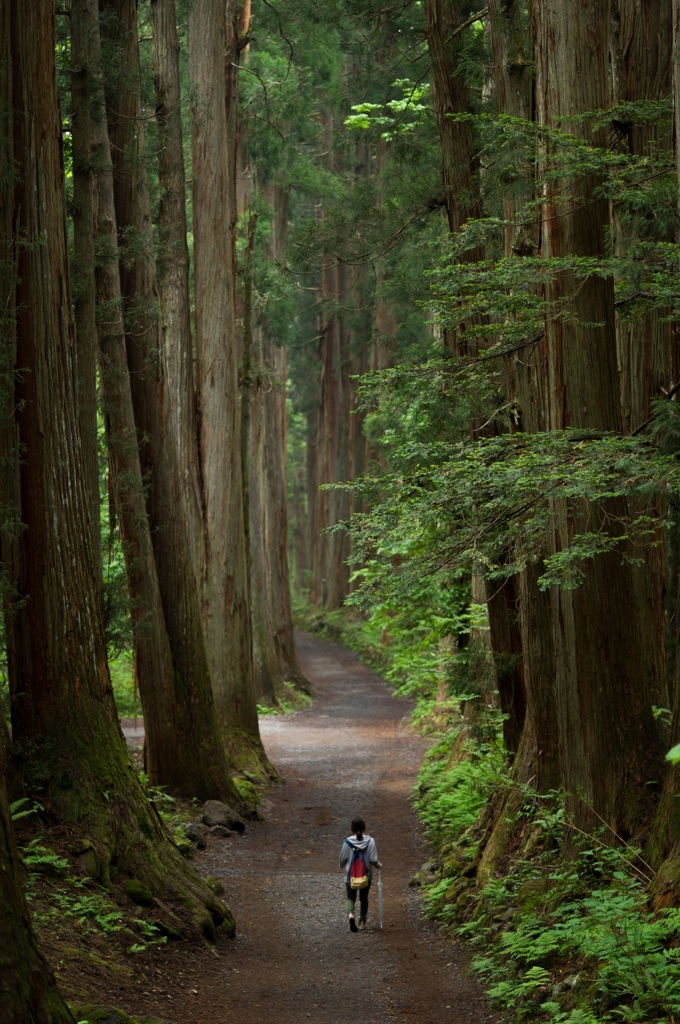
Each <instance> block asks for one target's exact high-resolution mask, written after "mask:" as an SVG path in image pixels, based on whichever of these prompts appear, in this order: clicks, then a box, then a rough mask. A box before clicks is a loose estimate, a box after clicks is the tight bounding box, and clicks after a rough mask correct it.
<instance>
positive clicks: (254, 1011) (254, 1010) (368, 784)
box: [147, 634, 496, 1024]
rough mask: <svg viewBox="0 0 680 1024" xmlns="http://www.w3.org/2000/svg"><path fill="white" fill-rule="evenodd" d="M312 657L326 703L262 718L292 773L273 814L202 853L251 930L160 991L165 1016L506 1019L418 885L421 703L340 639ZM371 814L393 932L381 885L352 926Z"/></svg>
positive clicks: (415, 1022)
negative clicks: (414, 801) (349, 839)
mask: <svg viewBox="0 0 680 1024" xmlns="http://www.w3.org/2000/svg"><path fill="white" fill-rule="evenodd" d="M299 653H300V658H301V662H302V666H303V669H304V671H305V673H306V674H307V676H308V678H309V679H310V680H311V681H312V682H313V684H314V686H315V688H316V698H315V701H314V704H313V706H312V707H311V708H309V709H306V710H304V711H299V712H295V713H294V714H292V715H287V716H285V717H279V718H274V717H272V718H265V719H264V720H263V721H262V723H261V726H262V736H263V740H264V743H265V746H266V749H267V752H268V754H269V756H270V758H271V760H272V762H273V764H274V765H275V767H276V768H277V769H278V771H279V772H280V773H281V775H282V776H283V779H284V781H283V782H282V783H281V784H277V785H275V786H273V787H272V789H271V790H270V791H269V793H268V794H267V797H266V799H265V801H264V805H263V807H262V811H263V816H264V820H263V821H261V822H257V823H254V824H253V825H252V826H249V827H248V829H247V831H246V833H245V835H243V836H240V837H234V838H231V839H226V840H215V839H212V840H211V842H210V845H209V848H208V850H207V851H205V852H204V853H202V854H200V855H199V856H198V857H197V858H196V864H197V866H198V867H199V870H200V871H201V872H202V873H205V874H210V875H215V876H217V877H218V878H219V879H220V880H221V881H222V882H223V884H224V887H225V890H226V896H225V899H226V901H227V903H228V904H229V906H230V907H231V909H232V911H233V912H234V914H235V917H236V921H237V937H236V939H235V940H234V942H233V943H230V944H229V945H228V946H227V947H226V948H225V947H221V948H220V950H219V955H214V954H213V955H209V956H207V957H205V958H203V957H201V958H199V961H198V962H195V963H193V964H191V965H187V966H185V967H184V968H183V970H182V974H181V975H179V976H178V977H177V979H176V980H177V983H178V984H179V986H180V988H181V989H182V994H181V996H180V997H179V999H177V998H176V997H175V998H173V996H176V994H175V993H170V992H168V991H167V990H166V991H165V992H162V993H161V992H159V997H160V998H159V1003H160V1004H163V1003H164V1005H165V1016H166V1018H169V1019H170V1020H172V1021H173V1024H189V1022H191V1024H222V1022H225V1024H226V1022H231V1021H234V1022H238V1024H290V1022H291V1021H294V1020H298V1021H299V1020H303V1021H305V1020H309V1021H313V1022H315V1024H337V1022H341V1021H344V1020H347V1019H359V1020H361V1022H362V1024H406V1022H409V1024H411V1022H412V1024H482V1022H484V1024H492V1022H494V1021H495V1019H496V1018H495V1016H494V1014H493V1013H492V1011H491V1010H490V1009H489V1007H488V1004H487V1002H486V999H485V997H484V995H483V993H482V991H481V989H480V987H479V986H478V984H477V983H476V982H475V981H474V980H473V979H471V978H469V977H468V976H467V975H466V974H465V966H464V965H465V957H464V954H463V952H462V950H461V949H459V948H458V947H456V946H455V945H452V944H448V943H444V942H443V941H442V940H441V938H440V937H439V935H438V933H437V931H436V929H434V927H433V926H432V925H430V924H429V923H427V922H424V921H423V920H422V919H421V917H420V912H419V897H418V894H417V892H416V891H414V890H413V889H411V888H409V885H408V883H409V879H410V878H411V877H412V876H413V874H414V872H415V871H416V870H417V869H418V868H419V867H420V866H421V864H422V863H423V862H424V861H425V860H426V859H427V856H428V851H427V849H426V846H425V844H424V843H423V840H422V838H421V835H420V829H419V825H418V822H417V819H416V816H415V815H414V813H413V811H412V809H411V807H410V805H409V802H408V797H409V793H410V791H411V788H412V786H413V784H414V782H415V778H416V773H417V770H418V766H419V764H420V761H421V759H422V756H423V753H424V749H425V745H424V742H423V740H422V739H421V738H419V737H418V736H417V735H415V734H414V733H413V731H412V730H411V729H410V728H409V726H408V723H407V714H408V711H409V705H408V703H407V702H405V701H403V700H398V699H395V698H394V697H392V696H391V690H390V687H389V686H388V685H387V683H385V682H384V681H383V680H382V679H380V678H379V677H378V676H377V675H375V674H374V673H373V672H370V671H369V670H368V669H366V668H364V667H363V666H362V665H361V664H360V662H359V661H358V660H357V658H356V657H355V656H354V655H353V654H351V653H350V652H349V651H347V650H345V649H344V648H342V647H340V646H338V645H335V644H329V643H326V642H323V641H321V640H318V639H316V638H313V637H311V636H307V635H305V634H302V635H300V637H299ZM356 814H361V815H363V817H364V818H365V820H366V824H367V829H368V831H369V832H370V833H371V834H372V835H374V837H375V839H376V842H377V845H378V854H379V857H380V859H381V861H382V863H383V866H384V929H383V930H382V931H381V930H380V927H379V921H378V893H377V884H376V883H374V885H373V887H372V889H371V894H370V896H371V899H370V908H369V917H368V923H367V927H366V930H365V931H364V932H359V933H356V934H353V933H351V932H350V930H349V927H348V922H347V917H346V915H345V907H344V902H345V897H344V884H343V876H342V873H341V872H340V871H339V869H338V866H337V862H338V854H339V850H340V846H341V843H342V840H343V838H344V837H345V836H346V835H347V834H348V832H349V825H350V821H351V819H352V817H353V816H354V815H356ZM206 960H207V965H206V963H205V961H206ZM210 968H212V969H210ZM171 998H172V1001H171V1002H170V1001H169V1000H170V999H171ZM147 1012H149V1011H148V1010H147ZM156 1012H158V1011H157V1010H156Z"/></svg>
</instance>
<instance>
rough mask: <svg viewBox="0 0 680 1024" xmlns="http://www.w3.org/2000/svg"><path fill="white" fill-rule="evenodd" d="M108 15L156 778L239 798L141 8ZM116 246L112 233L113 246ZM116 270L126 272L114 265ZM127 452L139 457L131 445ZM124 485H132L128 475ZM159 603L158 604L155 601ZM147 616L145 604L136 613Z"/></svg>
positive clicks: (148, 713) (140, 642)
mask: <svg viewBox="0 0 680 1024" xmlns="http://www.w3.org/2000/svg"><path fill="white" fill-rule="evenodd" d="M102 10H103V12H104V18H103V21H102V24H103V25H105V26H106V36H105V41H106V44H107V51H108V53H109V55H110V56H111V55H114V54H115V55H116V57H117V58H118V59H117V61H116V63H117V66H118V68H119V74H118V75H116V76H115V78H114V80H113V81H112V82H109V83H108V88H107V116H108V124H109V136H110V139H111V154H112V179H111V182H112V186H113V193H112V196H111V198H110V199H108V200H107V201H108V202H110V201H111V199H112V200H113V202H114V204H115V225H116V236H115V241H116V249H117V250H118V249H119V251H120V253H121V256H122V259H120V260H119V261H118V267H119V269H120V299H121V303H122V306H121V308H122V311H123V321H122V324H121V323H120V322H119V323H118V330H119V331H120V329H121V327H122V329H123V330H124V344H123V338H122V337H121V335H120V333H119V334H118V336H117V338H116V339H115V350H116V358H118V359H119V360H120V363H121V367H120V375H121V376H120V377H119V378H117V381H118V383H119V384H120V387H121V388H123V387H124V380H123V376H122V374H123V363H124V358H125V355H126V356H127V367H128V370H129V373H128V375H127V376H128V380H129V391H130V394H129V401H130V402H131V404H130V405H128V397H127V394H126V395H125V396H123V395H122V394H121V399H122V400H123V403H124V406H125V408H126V410H127V414H128V415H129V414H130V412H131V413H132V415H133V422H132V424H131V425H130V427H129V429H128V431H127V437H128V438H129V439H130V440H131V439H132V437H133V436H135V437H136V438H137V439H139V440H138V457H139V459H140V476H139V481H138V484H139V486H140V488H141V489H140V491H139V494H138V495H137V498H136V500H135V501H134V502H133V503H131V504H132V505H133V507H134V511H133V514H132V520H133V521H132V522H130V521H129V519H128V518H127V517H126V512H125V510H122V511H121V512H120V517H121V524H123V523H125V524H126V533H127V535H128V538H129V536H130V531H131V530H134V531H144V533H146V532H147V531H149V537H148V540H147V539H146V538H145V540H144V545H143V546H144V552H145V555H144V557H145V558H151V563H150V565H149V567H148V570H147V572H148V576H149V584H148V587H147V588H145V594H144V596H141V595H140V596H139V597H138V598H137V601H138V603H139V604H140V605H141V607H142V608H143V609H144V611H145V613H146V615H147V618H146V620H145V621H144V622H143V623H142V624H139V625H138V628H137V636H136V643H137V651H138V675H139V684H140V693H141V695H142V702H143V707H144V718H145V730H146V734H147V740H146V742H147V771H148V774H149V778H150V779H153V780H154V781H155V782H156V784H159V785H163V786H166V787H167V788H168V789H169V791H170V792H173V793H181V794H183V795H187V796H196V797H198V798H199V799H209V798H219V797H221V798H222V799H227V800H230V801H232V802H233V803H238V802H240V798H239V795H238V792H237V790H236V787H235V786H234V783H233V781H232V778H231V774H230V772H229V767H228V763H227V760H226V756H225V752H224V748H223V744H222V742H221V736H220V729H219V723H218V720H217V715H216V711H215V704H214V699H213V694H212V688H211V680H210V674H209V665H208V657H207V651H206V646H205V641H204V636H203V625H202V619H201V614H200V599H199V592H198V577H197V574H196V572H195V569H194V564H193V558H192V552H191V548H190V542H189V535H190V534H189V524H188V517H189V508H188V502H189V500H190V498H191V491H190V490H188V489H185V488H184V487H183V486H182V480H181V477H180V468H179V442H178V438H177V437H176V436H175V435H174V434H173V432H172V428H173V426H174V425H175V421H174V420H173V416H172V413H171V412H170V410H169V408H168V406H172V404H173V398H174V396H173V394H172V392H170V391H169V389H168V387H167V384H166V380H165V377H164V372H163V371H164V368H165V365H166V363H165V360H164V359H163V352H162V343H163V340H164V339H163V337H162V335H161V332H160V324H159V319H158V316H157V301H158V294H157V288H156V270H155V263H154V254H153V242H152V235H151V203H150V199H149V186H148V178H147V172H146V151H145V137H144V123H143V116H142V103H141V82H140V79H141V69H140V64H139V51H138V41H137V36H138V30H137V16H136V3H135V2H134V0H104V3H103V4H102ZM113 242H114V239H113V238H112V239H111V240H110V244H113ZM111 271H112V273H115V269H114V268H113V267H112V268H111ZM182 340H183V343H184V345H189V344H190V336H189V337H187V336H185V337H184V338H183V339H182ZM109 390H110V387H109ZM124 447H125V449H126V450H127V449H128V448H130V445H127V444H126V445H125V446H124ZM129 457H130V458H132V451H131V450H130V453H129ZM132 472H133V470H132V468H130V469H128V470H123V472H122V477H123V479H124V480H126V481H130V480H131V473H132ZM117 479H118V481H119V482H120V480H121V473H119V474H118V476H117ZM144 481H146V488H144V486H143V483H144ZM140 499H141V502H140ZM144 503H145V504H144ZM138 505H139V506H140V507H137V506H138ZM142 509H144V512H143V511H142ZM145 524H146V527H145ZM139 547H140V545H139V544H135V545H134V548H133V552H132V558H131V560H130V564H131V567H132V572H133V573H136V572H137V571H139V570H138V569H137V567H138V566H140V565H141V562H140V556H139ZM154 580H155V581H154ZM151 600H153V601H154V602H156V604H155V605H151V604H149V603H147V602H149V601H151ZM151 609H153V611H152V612H151V614H152V616H153V618H152V621H151V622H149V621H148V613H149V611H150V610H151ZM135 611H136V610H135V607H133V616H134V615H135ZM161 631H162V632H163V633H164V636H159V638H158V639H157V640H156V641H155V644H154V640H153V635H154V633H156V632H159V633H160V632H161ZM159 645H160V650H159ZM154 646H155V647H156V649H155V650H154ZM161 655H162V656H161ZM150 659H151V660H150ZM179 737H181V738H182V739H181V742H180V743H178V738H179Z"/></svg>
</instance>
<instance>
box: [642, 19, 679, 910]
mask: <svg viewBox="0 0 680 1024" xmlns="http://www.w3.org/2000/svg"><path fill="white" fill-rule="evenodd" d="M671 14H672V50H671V53H672V64H671V82H672V90H673V99H674V105H673V111H674V135H675V161H676V174H680V146H679V145H678V131H680V51H679V50H678V47H680V0H673V3H672V8H671ZM678 212H679V213H680V197H679V198H678ZM675 573H676V594H677V593H678V592H679V591H678V586H679V585H680V579H677V577H678V576H679V575H680V573H679V571H678V566H677V563H676V565H675ZM674 610H675V615H674V616H673V621H674V631H675V637H674V639H675V646H676V657H675V665H674V672H673V680H672V683H673V685H672V691H671V692H672V699H671V705H670V706H671V711H672V719H671V735H670V737H669V740H668V745H669V747H670V746H675V744H677V743H680V658H679V657H678V655H677V650H678V643H679V642H680V621H679V620H678V615H677V608H676V609H674ZM679 786H680V767H678V766H677V765H673V767H671V768H670V769H669V770H668V772H667V774H666V777H665V779H664V785H663V789H662V792H661V799H660V801H659V807H658V810H657V813H656V817H655V820H654V827H653V829H652V835H651V837H650V841H649V843H648V850H647V852H648V856H649V858H650V861H651V863H652V865H653V866H654V867H656V866H657V865H660V866H659V869H658V871H657V875H656V878H655V880H654V897H655V902H656V905H657V906H660V907H661V906H677V905H678V901H679V899H680V801H679V800H678V788H679Z"/></svg>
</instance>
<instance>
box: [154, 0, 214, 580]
mask: <svg viewBox="0 0 680 1024" xmlns="http://www.w3.org/2000/svg"><path fill="white" fill-rule="evenodd" d="M151 17H152V24H153V46H154V50H153V53H154V84H155V91H156V125H157V129H158V138H159V145H158V183H159V187H160V200H159V204H158V258H157V275H158V302H159V318H160V331H161V346H160V349H161V366H162V369H161V374H162V379H163V380H164V382H165V391H164V395H165V396H166V397H167V396H171V399H170V400H166V401H165V404H164V414H165V417H166V430H167V433H168V436H169V437H171V438H172V439H173V441H174V444H175V446H176V448H177V454H178V459H179V483H180V488H181V495H177V496H176V498H177V501H174V502H173V504H174V507H177V508H179V506H180V504H181V503H184V504H185V507H186V514H187V517H188V526H189V536H190V549H191V552H192V561H193V564H194V566H196V565H198V564H199V554H200V551H201V547H202V544H201V541H200V538H201V533H202V523H201V493H200V481H199V467H198V438H197V433H196V430H197V428H196V423H197V418H198V417H197V409H196V394H195V388H194V363H193V340H192V336H191V312H190V301H189V247H188V245H187V212H186V175H185V170H184V139H183V134H182V116H181V104H182V95H181V86H180V74H179V40H178V37H177V15H176V9H175V0H151ZM159 572H160V574H161V577H162V578H164V572H163V570H162V569H159ZM162 585H163V586H164V584H162Z"/></svg>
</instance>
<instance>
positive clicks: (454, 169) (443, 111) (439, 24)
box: [425, 0, 479, 255]
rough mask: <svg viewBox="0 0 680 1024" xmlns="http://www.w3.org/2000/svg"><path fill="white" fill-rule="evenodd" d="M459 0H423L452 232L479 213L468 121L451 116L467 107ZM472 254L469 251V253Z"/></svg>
mask: <svg viewBox="0 0 680 1024" xmlns="http://www.w3.org/2000/svg"><path fill="white" fill-rule="evenodd" d="M462 6H464V5H462V4H461V3H460V0H425V18H426V29H427V46H428V49H429V51H430V59H431V61H432V81H433V86H434V98H435V105H436V108H437V126H438V129H439V143H440V147H441V156H442V173H443V183H444V201H445V204H446V212H447V214H448V218H449V228H450V230H451V232H452V233H453V232H456V231H457V230H458V228H459V227H460V226H461V224H463V223H464V222H465V221H466V220H467V219H468V217H476V216H479V204H478V199H477V190H476V189H475V187H474V186H473V184H472V169H473V167H474V156H473V152H474V151H473V144H472V136H471V134H470V127H469V125H468V124H467V123H465V122H462V123H456V122H455V121H453V120H452V115H454V114H463V113H467V112H468V111H469V109H470V105H469V100H468V92H467V87H466V85H465V81H464V78H463V74H462V72H461V70H460V68H459V67H458V63H457V60H456V42H455V40H456V36H457V31H458V30H459V29H460V27H461V25H462V24H463V23H464V21H465V20H466V17H467V15H466V16H465V17H464V16H463V14H462V13H461V7H462ZM471 255H472V254H471Z"/></svg>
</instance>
